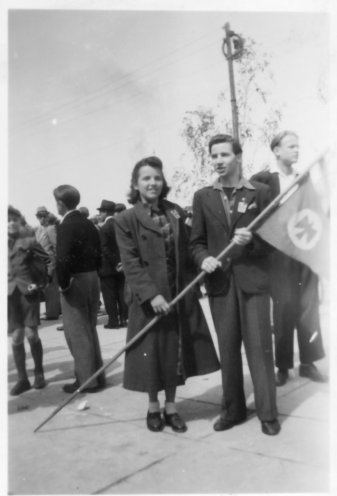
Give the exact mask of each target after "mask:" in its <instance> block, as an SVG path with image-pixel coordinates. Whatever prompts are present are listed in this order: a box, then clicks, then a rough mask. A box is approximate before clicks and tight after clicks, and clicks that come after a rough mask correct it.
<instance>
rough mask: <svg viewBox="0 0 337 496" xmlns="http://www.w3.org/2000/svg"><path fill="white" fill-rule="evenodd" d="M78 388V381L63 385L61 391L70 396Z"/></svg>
mask: <svg viewBox="0 0 337 496" xmlns="http://www.w3.org/2000/svg"><path fill="white" fill-rule="evenodd" d="M79 387H80V383H79V382H78V381H75V382H72V383H71V384H65V385H64V386H63V387H62V389H63V391H64V392H65V393H68V394H72V393H74V392H75V391H77V389H78V388H79Z"/></svg>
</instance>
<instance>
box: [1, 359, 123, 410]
mask: <svg viewBox="0 0 337 496" xmlns="http://www.w3.org/2000/svg"><path fill="white" fill-rule="evenodd" d="M64 363H65V364H66V365H67V366H68V367H69V362H64ZM55 365H57V364H52V365H51V368H55ZM116 367H118V363H117V364H116ZM122 378H123V372H118V373H115V374H108V375H107V381H106V386H105V388H104V389H102V391H98V392H97V393H94V394H91V393H89V394H88V393H80V394H79V395H78V398H85V397H86V398H87V397H89V398H96V397H99V395H100V394H102V393H104V391H106V390H107V389H111V388H113V387H115V386H119V385H120V384H121V382H122ZM65 379H66V380H65V382H64V384H66V383H67V382H72V381H73V380H74V377H73V376H72V372H71V371H68V373H67V376H66V378H65ZM29 380H30V382H31V384H32V383H33V378H32V376H30V377H29ZM56 380H58V381H59V380H60V379H56V378H55V377H53V378H52V379H48V378H47V385H46V387H45V388H43V389H39V390H36V389H34V388H33V387H32V389H30V390H29V391H27V392H25V393H23V394H21V395H19V396H10V397H9V400H8V415H14V414H17V413H21V412H23V411H26V410H30V411H31V410H34V409H35V408H41V407H42V408H43V407H50V406H54V407H55V408H56V407H57V406H58V405H60V404H61V403H63V402H64V401H66V399H67V398H69V395H68V394H67V393H64V392H63V391H62V386H63V385H64V384H54V382H56Z"/></svg>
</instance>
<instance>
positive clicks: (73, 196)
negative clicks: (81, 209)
mask: <svg viewBox="0 0 337 496" xmlns="http://www.w3.org/2000/svg"><path fill="white" fill-rule="evenodd" d="M53 194H54V197H55V200H60V201H62V202H63V203H64V204H65V206H66V207H67V208H68V209H69V210H72V209H74V208H76V207H77V205H78V204H79V203H80V199H81V195H80V192H79V191H78V190H77V189H76V188H74V186H70V185H69V184H62V185H61V186H58V187H57V188H55V189H54V191H53Z"/></svg>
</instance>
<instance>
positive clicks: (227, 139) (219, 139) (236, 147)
mask: <svg viewBox="0 0 337 496" xmlns="http://www.w3.org/2000/svg"><path fill="white" fill-rule="evenodd" d="M219 143H231V144H232V149H233V153H234V155H241V153H242V148H241V145H240V143H239V142H238V140H236V139H234V138H233V136H231V135H230V134H217V135H215V136H213V137H212V138H211V139H210V141H209V143H208V151H209V153H212V146H213V145H217V144H219Z"/></svg>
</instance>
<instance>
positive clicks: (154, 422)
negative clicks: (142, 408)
mask: <svg viewBox="0 0 337 496" xmlns="http://www.w3.org/2000/svg"><path fill="white" fill-rule="evenodd" d="M146 425H147V428H148V429H149V430H150V431H152V432H160V431H162V430H163V429H164V427H165V423H164V420H163V418H162V416H161V413H160V412H152V413H151V412H147V416H146Z"/></svg>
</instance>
